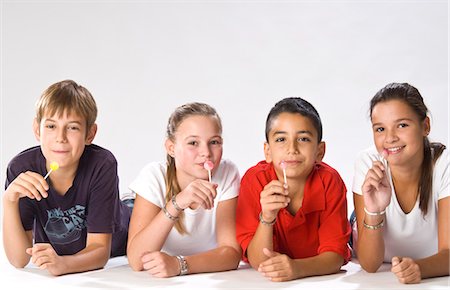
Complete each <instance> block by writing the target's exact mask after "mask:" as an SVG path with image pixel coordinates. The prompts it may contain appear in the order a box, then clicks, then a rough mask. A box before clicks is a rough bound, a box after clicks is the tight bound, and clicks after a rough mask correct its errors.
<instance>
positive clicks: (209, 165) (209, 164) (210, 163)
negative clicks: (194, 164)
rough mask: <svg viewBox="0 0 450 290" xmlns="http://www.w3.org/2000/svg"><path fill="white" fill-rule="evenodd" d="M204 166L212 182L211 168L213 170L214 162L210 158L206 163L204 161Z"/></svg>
mask: <svg viewBox="0 0 450 290" xmlns="http://www.w3.org/2000/svg"><path fill="white" fill-rule="evenodd" d="M203 167H204V168H205V169H206V170H208V177H209V182H211V170H213V168H214V163H212V161H211V160H208V161H206V162H205V163H203Z"/></svg>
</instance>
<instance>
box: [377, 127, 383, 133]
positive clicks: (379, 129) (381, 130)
mask: <svg viewBox="0 0 450 290" xmlns="http://www.w3.org/2000/svg"><path fill="white" fill-rule="evenodd" d="M383 131H384V128H383V127H378V128H375V132H378V133H381V132H383Z"/></svg>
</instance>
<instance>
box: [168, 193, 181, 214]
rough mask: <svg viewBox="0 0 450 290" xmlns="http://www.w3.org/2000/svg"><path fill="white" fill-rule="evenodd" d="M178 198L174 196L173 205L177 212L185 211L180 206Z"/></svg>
mask: <svg viewBox="0 0 450 290" xmlns="http://www.w3.org/2000/svg"><path fill="white" fill-rule="evenodd" d="M176 197H177V196H176V195H174V196H172V199H171V200H172V205H173V207H174V208H175V209H176V210H177V211H183V209H182V208H181V207H180V206H179V205H178V203H177V200H176Z"/></svg>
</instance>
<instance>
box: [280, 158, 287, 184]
mask: <svg viewBox="0 0 450 290" xmlns="http://www.w3.org/2000/svg"><path fill="white" fill-rule="evenodd" d="M280 167H281V169H283V178H284V184H286V185H287V178H286V167H287V164H286V162H285V161H284V160H283V161H281V162H280Z"/></svg>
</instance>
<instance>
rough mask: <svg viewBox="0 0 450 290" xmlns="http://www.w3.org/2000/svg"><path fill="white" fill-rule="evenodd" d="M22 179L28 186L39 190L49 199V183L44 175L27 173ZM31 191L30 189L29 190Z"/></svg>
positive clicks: (22, 175)
mask: <svg viewBox="0 0 450 290" xmlns="http://www.w3.org/2000/svg"><path fill="white" fill-rule="evenodd" d="M20 176H21V179H23V180H24V181H26V182H27V183H28V184H30V185H31V186H32V189H35V190H37V191H38V192H39V193H40V194H41V195H42V196H43V197H45V198H46V197H47V196H48V194H47V190H48V189H49V187H48V183H47V181H46V180H45V179H44V178H43V177H42V175H40V174H38V173H36V172H32V171H27V172H25V173H22V174H21V175H20ZM29 189H30V188H29Z"/></svg>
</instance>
